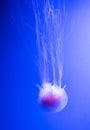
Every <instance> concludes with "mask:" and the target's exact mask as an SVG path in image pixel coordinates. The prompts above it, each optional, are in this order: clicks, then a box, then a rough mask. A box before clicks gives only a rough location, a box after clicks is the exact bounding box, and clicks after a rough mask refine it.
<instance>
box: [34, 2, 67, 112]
mask: <svg viewBox="0 0 90 130" xmlns="http://www.w3.org/2000/svg"><path fill="white" fill-rule="evenodd" d="M39 2H40V1H39ZM36 5H37V4H36ZM39 5H40V3H38V5H37V7H36V10H35V18H36V37H37V46H38V52H39V60H38V68H39V72H40V76H41V84H42V85H41V87H40V92H39V98H38V101H39V104H40V105H41V106H42V107H43V108H45V109H46V110H49V111H52V112H58V111H60V110H62V109H63V108H64V107H65V106H66V104H67V101H68V96H67V94H66V91H65V89H64V88H62V87H61V86H62V85H61V81H62V71H63V32H64V28H63V15H62V13H61V10H60V9H57V8H55V7H54V4H51V3H50V1H49V0H46V3H44V6H43V7H42V8H41V9H39Z"/></svg>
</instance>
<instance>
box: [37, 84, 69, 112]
mask: <svg viewBox="0 0 90 130" xmlns="http://www.w3.org/2000/svg"><path fill="white" fill-rule="evenodd" d="M64 88H65V87H63V88H61V87H59V86H56V85H52V84H51V83H44V84H43V86H42V87H41V88H40V92H39V98H38V102H39V104H40V106H41V107H42V108H43V109H44V110H46V111H49V112H59V111H61V110H62V109H63V108H64V107H65V106H66V105H67V102H68V96H67V93H66V91H65V89H64Z"/></svg>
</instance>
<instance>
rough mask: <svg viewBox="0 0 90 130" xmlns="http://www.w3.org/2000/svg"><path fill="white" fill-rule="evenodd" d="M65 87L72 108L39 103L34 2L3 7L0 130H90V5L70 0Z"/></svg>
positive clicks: (7, 0)
mask: <svg viewBox="0 0 90 130" xmlns="http://www.w3.org/2000/svg"><path fill="white" fill-rule="evenodd" d="M66 13H67V22H66V25H65V40H64V72H63V81H62V82H63V84H66V85H67V87H66V91H67V93H68V97H69V101H68V105H67V106H66V107H65V108H64V109H63V110H62V111H61V112H59V113H54V114H53V113H46V112H44V111H42V110H41V109H40V107H39V105H38V103H37V99H38V92H39V90H38V87H36V84H38V83H40V78H39V73H38V68H37V48H36V33H35V18H34V12H33V7H32V3H31V1H30V0H28V1H27V0H1V1H0V130H90V1H89V0H66Z"/></svg>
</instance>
